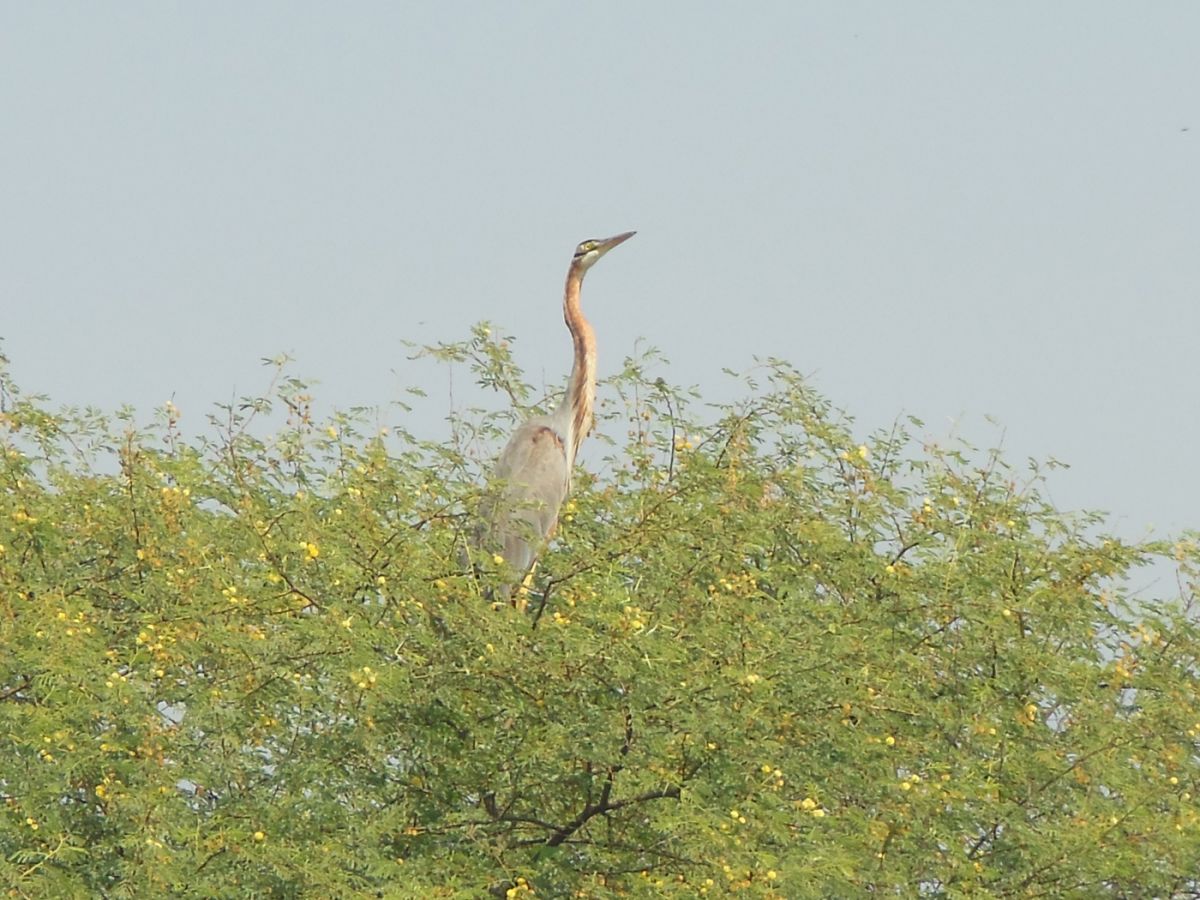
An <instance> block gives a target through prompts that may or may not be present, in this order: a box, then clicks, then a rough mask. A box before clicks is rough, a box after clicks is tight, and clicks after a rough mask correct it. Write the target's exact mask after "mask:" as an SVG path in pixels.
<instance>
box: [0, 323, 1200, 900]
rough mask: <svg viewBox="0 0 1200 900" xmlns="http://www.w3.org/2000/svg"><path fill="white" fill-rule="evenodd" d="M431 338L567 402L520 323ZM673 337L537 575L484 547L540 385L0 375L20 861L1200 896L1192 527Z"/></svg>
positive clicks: (19, 890) (488, 882)
mask: <svg viewBox="0 0 1200 900" xmlns="http://www.w3.org/2000/svg"><path fill="white" fill-rule="evenodd" d="M429 352H430V353H431V354H433V355H435V356H438V357H440V358H443V359H447V360H455V361H458V362H460V363H461V362H465V363H467V364H469V365H470V366H471V368H472V371H473V372H475V373H476V375H477V376H478V378H479V379H480V380H481V381H483V382H484V383H486V384H488V385H490V386H492V387H494V388H497V389H500V390H503V391H504V392H505V393H507V394H508V395H509V396H511V397H512V398H513V399H514V401H517V402H521V403H524V402H528V400H529V398H530V397H532V396H533V392H532V391H531V389H530V388H529V386H528V385H526V384H525V383H524V382H523V380H522V376H521V373H520V372H519V371H517V369H516V368H515V367H514V366H513V364H512V360H511V358H510V357H509V355H508V349H507V344H506V343H504V342H503V341H500V340H498V339H497V338H494V337H493V336H492V334H491V332H490V330H489V329H487V328H485V327H483V326H480V327H478V328H477V329H476V330H475V332H474V333H473V336H472V338H471V339H470V340H469V341H467V342H465V343H462V344H456V345H446V346H442V347H438V348H432V349H431V350H430V351H429ZM649 362H653V360H635V361H630V362H629V363H628V365H627V367H626V369H625V371H624V372H623V373H622V374H621V375H619V376H618V377H616V378H615V379H613V380H612V381H611V382H610V383H608V384H607V385H606V386H605V388H604V389H603V391H602V399H603V400H604V405H603V406H602V410H601V413H602V416H601V418H602V421H601V426H600V428H601V432H603V433H606V434H607V435H609V437H610V438H611V437H613V436H615V435H619V434H622V433H624V436H625V438H626V440H624V441H619V442H612V443H611V444H610V455H609V456H608V457H607V458H606V459H605V460H604V462H603V464H602V465H601V466H600V469H599V474H596V473H592V472H587V471H581V472H580V473H579V474H578V477H577V478H576V482H575V492H574V496H573V498H572V500H571V501H569V503H568V505H567V506H566V507H565V509H564V511H563V516H562V520H561V523H560V529H559V533H558V536H557V539H556V541H555V543H554V545H553V546H552V548H550V550H549V551H548V552H547V553H546V555H545V557H544V559H543V562H542V565H541V567H540V568H539V570H538V571H537V573H536V576H535V578H534V580H533V588H532V591H533V592H532V593H531V594H530V595H529V596H527V597H525V598H522V599H523V603H522V605H524V603H528V606H529V610H528V611H520V610H518V609H516V608H512V607H509V606H508V605H503V606H500V607H499V608H494V607H493V605H491V604H489V603H488V602H487V601H486V600H485V599H483V597H484V588H485V587H486V585H487V584H488V583H495V582H496V580H497V579H499V578H501V577H502V575H503V573H497V572H494V571H492V570H491V569H490V567H489V566H488V565H486V564H485V565H484V567H483V572H482V575H481V576H480V577H481V579H482V581H479V580H477V579H476V577H475V576H473V575H471V574H469V573H467V572H465V571H464V570H463V568H462V567H461V566H460V564H459V563H458V559H459V554H460V552H461V551H462V549H463V547H464V535H465V534H467V533H468V531H469V527H470V517H469V511H470V510H472V509H473V508H474V507H475V504H476V503H477V500H478V496H479V487H478V485H479V482H480V471H481V464H480V462H479V460H478V459H476V458H475V457H476V456H477V455H478V454H479V453H480V452H486V450H487V448H491V449H493V450H494V449H495V448H496V446H498V440H499V438H500V436H501V434H502V433H503V432H504V431H505V430H506V429H507V427H508V425H507V420H506V419H503V418H496V417H488V416H487V415H486V414H485V413H483V412H473V411H471V412H468V413H467V414H466V415H465V416H463V417H460V418H458V419H456V420H455V421H454V422H453V425H454V436H455V437H454V440H453V441H452V442H451V444H450V445H437V444H430V443H426V442H422V441H420V440H418V439H416V438H415V437H413V436H412V435H410V434H408V433H407V432H405V431H404V430H403V429H402V428H395V427H393V428H391V429H381V428H379V427H378V425H372V424H371V415H372V414H371V413H368V412H363V411H359V412H356V413H349V414H338V415H335V416H334V417H333V418H332V419H330V420H329V421H328V422H321V423H316V422H314V421H313V416H312V412H311V405H310V404H311V400H310V398H309V397H308V390H307V388H306V387H305V385H304V384H302V383H301V382H298V381H296V380H294V379H291V378H288V377H286V375H284V374H283V370H282V368H281V369H280V375H279V377H278V380H277V382H276V385H275V386H274V387H273V389H272V392H271V394H270V395H269V396H267V397H262V398H254V399H251V400H248V401H246V402H245V403H243V404H240V405H238V406H235V407H232V408H229V409H226V410H224V411H223V413H222V415H221V416H220V417H218V418H215V419H214V423H213V430H212V436H211V437H210V438H209V439H206V440H195V439H187V438H185V437H184V436H183V435H182V434H181V433H180V431H179V427H178V418H179V411H178V410H175V409H174V407H172V406H170V405H168V407H167V409H166V410H165V412H164V414H163V416H162V418H161V420H160V421H158V422H157V423H155V424H154V425H152V426H150V427H144V428H142V427H137V426H136V425H135V424H134V422H133V418H132V416H131V414H129V413H128V412H123V413H121V414H120V415H118V416H116V417H109V416H105V415H103V414H100V413H97V412H95V411H90V410H89V411H82V412H80V411H73V410H66V411H62V412H58V413H55V412H50V411H48V410H47V409H46V408H45V406H44V402H43V401H42V400H41V399H39V398H36V397H27V396H25V395H23V394H21V393H20V392H19V391H18V389H17V388H16V387H15V386H14V385H13V384H12V383H11V381H9V380H8V379H7V376H4V380H3V382H2V383H0V401H2V402H3V412H2V417H0V442H2V443H0V451H2V453H3V458H2V459H0V485H2V487H0V646H2V647H3V653H2V654H0V741H2V742H3V746H2V747H0V760H2V762H0V799H2V800H3V806H2V808H0V860H3V862H2V863H0V866H2V868H0V885H2V886H3V888H4V890H5V891H6V892H7V894H8V895H9V896H13V897H35V896H108V897H146V896H159V895H163V894H167V893H179V894H184V895H190V896H206V897H220V896H279V897H288V896H299V895H306V896H325V897H342V896H359V895H362V896H386V897H438V896H442V897H457V896H464V897H479V896H488V895H489V894H490V895H495V896H500V897H504V896H506V895H507V896H509V897H524V896H544V897H560V896H578V897H604V896H612V895H630V896H679V897H695V896H700V895H705V894H707V895H710V896H716V895H725V894H726V893H741V894H743V895H745V896H750V897H805V896H813V897H820V896H852V895H862V894H864V893H867V892H886V893H896V892H899V893H901V894H911V893H914V892H916V891H918V890H921V891H923V892H924V893H926V894H929V895H941V896H966V895H976V896H993V895H996V896H999V895H1013V894H1022V895H1024V894H1029V895H1035V896H1045V895H1055V896H1057V895H1073V896H1096V895H1105V894H1107V895H1111V896H1128V895H1131V894H1136V895H1139V896H1161V897H1168V896H1195V895H1196V894H1197V891H1200V885H1198V884H1197V881H1196V880H1195V874H1194V873H1196V872H1200V806H1198V801H1197V799H1196V797H1197V795H1198V794H1200V765H1198V755H1197V751H1198V749H1200V688H1198V687H1197V680H1196V675H1197V655H1198V653H1200V632H1198V628H1197V623H1196V616H1195V608H1194V602H1195V592H1196V584H1197V572H1198V570H1200V549H1198V546H1197V541H1196V539H1195V536H1190V537H1184V538H1181V539H1180V540H1179V541H1178V542H1177V543H1175V544H1171V545H1167V544H1147V545H1141V546H1135V545H1130V544H1127V543H1124V542H1122V541H1119V540H1116V539H1113V538H1109V537H1104V536H1102V535H1101V534H1099V531H1100V529H1101V528H1102V522H1100V520H1099V519H1098V518H1095V517H1088V516H1084V517H1077V518H1072V517H1069V516H1065V515H1063V514H1062V513H1060V512H1058V511H1057V510H1055V509H1054V508H1053V507H1052V506H1051V505H1050V504H1049V503H1048V502H1047V501H1046V500H1045V498H1044V497H1043V496H1042V494H1041V493H1040V492H1039V486H1040V484H1041V479H1042V475H1041V474H1040V472H1039V471H1038V469H1037V467H1036V466H1032V467H1030V468H1029V469H1028V470H1026V471H1018V470H1015V469H1013V468H1012V467H1011V466H1010V465H1009V464H1008V463H1006V462H1005V461H1004V460H1003V459H1002V458H1001V456H1000V455H999V454H998V453H982V454H981V453H977V452H975V451H973V450H971V449H970V448H966V447H955V448H949V449H947V448H940V447H935V446H928V447H919V446H914V444H913V442H912V441H911V439H910V438H909V436H908V435H907V433H906V432H905V429H903V428H900V427H897V428H896V429H895V430H893V431H891V432H888V433H880V434H876V435H874V436H872V437H871V438H870V439H868V440H866V441H865V442H862V443H860V442H859V441H858V440H856V439H854V438H853V437H852V435H851V431H850V429H849V426H848V424H847V423H846V422H844V421H842V420H840V419H839V417H838V416H837V415H836V413H835V412H834V411H833V410H831V408H830V407H829V405H828V404H827V403H826V402H825V401H824V400H822V399H821V398H820V397H818V396H816V395H815V394H814V393H813V392H812V391H811V390H810V389H809V388H808V387H807V386H806V385H805V384H804V383H803V381H802V380H801V379H800V378H799V377H798V376H797V375H796V374H795V373H794V372H793V371H792V370H790V369H789V368H788V367H787V366H785V365H784V364H782V363H779V362H775V361H771V362H768V363H766V364H764V365H762V366H761V367H760V368H759V369H758V370H757V372H756V373H755V375H754V377H753V378H751V379H748V386H747V391H748V395H749V398H748V399H747V400H746V401H745V402H743V403H740V404H737V405H733V406H730V407H726V408H718V409H717V410H716V411H715V412H706V413H703V414H699V415H698V414H694V413H693V411H692V410H693V407H694V406H695V405H696V404H695V398H694V397H689V396H687V395H685V394H683V393H681V392H679V391H675V390H673V389H671V388H669V387H668V386H667V385H665V384H664V383H663V382H662V381H661V380H652V379H651V378H650V377H649V376H648V375H647V374H646V370H647V368H648V363H649ZM280 364H281V365H282V361H281V363H280ZM284 418H286V422H285V421H283V420H284ZM271 419H276V420H278V427H276V428H271V427H267V422H268V421H269V420H271ZM917 424H919V423H917ZM264 432H265V434H263V433H264ZM594 440H595V439H594ZM1162 556H1167V557H1174V559H1175V561H1176V563H1177V565H1178V570H1179V573H1180V584H1181V591H1180V597H1179V598H1177V599H1174V600H1171V599H1163V600H1160V601H1155V602H1153V603H1148V602H1146V601H1144V600H1143V601H1141V602H1139V603H1137V604H1135V603H1133V602H1132V601H1131V599H1130V598H1129V597H1128V596H1127V594H1126V589H1125V587H1124V585H1125V578H1126V576H1127V575H1128V574H1129V573H1130V572H1131V571H1132V570H1134V569H1135V568H1136V567H1138V566H1141V565H1144V564H1146V563H1147V562H1150V561H1152V560H1155V559H1157V558H1159V557H1162ZM485 562H486V561H485Z"/></svg>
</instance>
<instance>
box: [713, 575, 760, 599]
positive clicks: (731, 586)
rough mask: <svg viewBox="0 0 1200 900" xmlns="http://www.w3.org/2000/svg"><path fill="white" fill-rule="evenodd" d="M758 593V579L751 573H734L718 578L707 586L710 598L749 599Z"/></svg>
mask: <svg viewBox="0 0 1200 900" xmlns="http://www.w3.org/2000/svg"><path fill="white" fill-rule="evenodd" d="M757 591H758V579H757V578H755V577H754V575H753V573H751V572H735V573H733V574H731V575H726V576H723V577H721V578H718V579H717V580H716V581H715V582H714V583H712V584H710V585H709V586H708V593H709V595H711V596H720V595H728V596H732V597H750V596H752V595H754V594H755V593H756V592H757Z"/></svg>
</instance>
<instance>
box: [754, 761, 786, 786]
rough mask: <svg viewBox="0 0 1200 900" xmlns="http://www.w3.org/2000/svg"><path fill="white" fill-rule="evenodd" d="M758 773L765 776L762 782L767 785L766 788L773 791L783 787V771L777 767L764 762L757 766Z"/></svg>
mask: <svg viewBox="0 0 1200 900" xmlns="http://www.w3.org/2000/svg"><path fill="white" fill-rule="evenodd" d="M759 771H760V772H762V774H763V775H764V776H765V777H764V780H765V782H766V783H767V787H769V788H771V789H772V790H775V791H777V790H779V789H780V788H782V787H783V782H784V780H785V779H784V777H783V770H782V769H780V768H779V767H778V766H773V765H771V764H770V763H769V762H765V763H763V764H762V765H761V766H759Z"/></svg>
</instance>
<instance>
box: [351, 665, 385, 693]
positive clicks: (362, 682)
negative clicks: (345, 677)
mask: <svg viewBox="0 0 1200 900" xmlns="http://www.w3.org/2000/svg"><path fill="white" fill-rule="evenodd" d="M378 680H379V676H378V675H377V674H376V672H375V670H374V669H372V668H371V667H370V666H363V667H362V668H361V669H353V670H351V672H350V681H351V682H352V683H353V684H354V686H355V687H356V688H358V689H359V690H360V691H369V690H370V689H371V688H373V687H375V682H376V681H378Z"/></svg>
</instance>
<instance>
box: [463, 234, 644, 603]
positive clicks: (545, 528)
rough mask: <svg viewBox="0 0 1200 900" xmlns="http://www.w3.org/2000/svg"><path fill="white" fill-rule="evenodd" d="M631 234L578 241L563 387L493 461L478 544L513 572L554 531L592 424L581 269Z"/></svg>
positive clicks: (592, 380) (568, 299)
mask: <svg viewBox="0 0 1200 900" xmlns="http://www.w3.org/2000/svg"><path fill="white" fill-rule="evenodd" d="M633 234H634V233H633V232H632V231H630V232H626V233H624V234H619V235H617V236H616V237H611V238H608V239H606V240H603V241H584V242H583V243H582V244H580V245H579V246H578V247H577V248H576V250H575V256H574V257H573V258H572V260H571V267H570V269H568V271H567V285H566V290H565V292H564V294H563V318H564V319H565V320H566V323H567V329H568V330H569V331H570V332H571V340H572V344H573V347H574V353H575V361H574V364H573V365H572V366H571V376H570V378H569V380H568V381H567V391H566V394H565V395H564V396H563V399H562V402H560V403H559V404H558V406H557V407H555V409H554V411H553V412H551V413H550V414H549V415H546V416H534V417H533V418H531V419H529V420H528V421H526V422H524V423H522V424H521V426H520V427H519V428H517V430H516V431H515V432H514V433H513V435H512V437H511V438H509V441H508V443H507V444H506V445H505V447H504V450H503V451H502V452H501V454H500V458H499V460H498V461H497V462H496V468H495V471H494V473H493V478H494V480H495V483H496V484H495V488H494V490H493V492H492V493H491V494H490V495H489V497H488V499H487V500H486V501H485V503H484V506H483V509H482V510H481V513H482V516H481V517H482V522H481V526H482V527H481V529H480V531H479V534H478V540H477V546H478V547H479V548H480V549H485V550H489V551H490V552H492V553H496V554H499V555H500V556H501V557H503V559H504V562H505V564H506V565H507V566H508V567H509V568H510V569H511V570H512V571H513V573H515V574H516V575H517V576H520V577H523V576H524V575H525V574H526V573H527V572H528V571H529V570H530V568H531V567H532V566H533V563H534V560H536V559H537V555H538V553H539V552H540V551H541V548H542V546H543V545H544V544H545V542H546V541H547V540H548V539H549V537H550V536H551V535H552V534H553V532H554V528H555V526H556V525H557V524H558V513H559V510H560V509H561V508H562V504H563V501H564V500H566V498H567V494H568V493H569V492H570V489H571V471H572V470H573V469H574V467H575V457H576V454H577V453H578V452H579V445H580V444H581V443H583V439H584V438H585V437H587V435H588V434H589V433H590V432H591V430H592V407H593V405H594V403H595V398H596V337H595V332H593V330H592V326H591V323H589V322H588V320H587V319H586V318H585V317H584V315H583V310H582V308H581V307H580V302H579V295H580V290H581V288H582V286H583V276H584V275H585V274H586V273H587V270H588V269H590V268H591V267H592V265H593V264H595V262H596V261H597V260H598V259H599V258H600V257H601V256H603V255H604V254H605V253H607V252H608V251H609V250H611V249H612V248H613V247H615V246H617V245H618V244H620V243H622V242H624V241H626V240H628V239H629V238H631V237H633ZM506 591H508V592H509V593H511V588H508V589H506Z"/></svg>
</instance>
